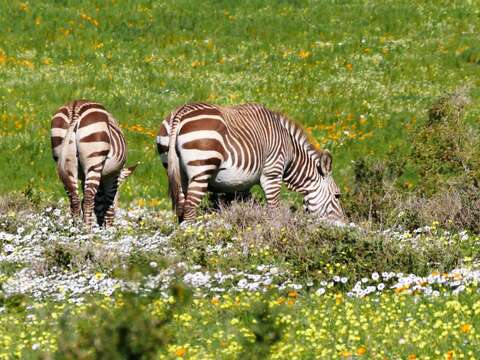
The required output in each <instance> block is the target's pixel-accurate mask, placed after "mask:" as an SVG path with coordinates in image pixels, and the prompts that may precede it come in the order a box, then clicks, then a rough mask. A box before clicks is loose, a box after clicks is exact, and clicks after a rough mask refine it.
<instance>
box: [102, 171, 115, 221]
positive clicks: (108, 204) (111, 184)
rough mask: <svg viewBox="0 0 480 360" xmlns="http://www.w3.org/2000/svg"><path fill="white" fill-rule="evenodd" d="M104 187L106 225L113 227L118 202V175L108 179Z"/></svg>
mask: <svg viewBox="0 0 480 360" xmlns="http://www.w3.org/2000/svg"><path fill="white" fill-rule="evenodd" d="M104 189H105V191H104V198H103V204H104V205H103V206H104V209H105V227H111V226H113V219H114V218H115V208H116V207H117V203H118V175H117V176H112V177H109V178H108V179H106V181H105V183H104Z"/></svg>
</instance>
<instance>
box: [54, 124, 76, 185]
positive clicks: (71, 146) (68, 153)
mask: <svg viewBox="0 0 480 360" xmlns="http://www.w3.org/2000/svg"><path fill="white" fill-rule="evenodd" d="M75 135H76V133H75V126H74V125H73V124H72V125H70V127H69V128H68V130H67V133H66V134H65V138H64V139H63V146H62V150H61V151H60V156H59V159H58V163H57V171H58V175H59V176H60V179H61V180H62V181H63V183H64V184H68V183H70V181H71V180H70V176H71V174H73V173H74V171H72V170H73V169H72V167H74V166H76V165H77V141H76V140H77V139H76V136H75ZM75 172H76V171H75Z"/></svg>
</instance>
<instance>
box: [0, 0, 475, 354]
mask: <svg viewBox="0 0 480 360" xmlns="http://www.w3.org/2000/svg"><path fill="white" fill-rule="evenodd" d="M479 9H480V3H479V2H478V1H477V0H473V1H465V2H451V1H443V0H442V1H427V2H418V1H403V0H401V1H383V2H376V1H367V2H365V1H351V2H343V1H327V0H322V1H320V2H315V1H304V0H300V1H280V2H269V1H264V0H247V1H242V2H241V3H237V2H230V1H217V0H215V1H213V0H208V1H202V2H198V1H185V0H181V1H171V0H168V1H164V2H154V1H149V0H141V1H135V2H125V1H115V0H109V1H103V2H98V1H97V2H93V1H90V0H82V1H75V2H73V1H69V0H62V1H56V2H50V3H48V2H32V1H29V2H19V1H11V2H3V3H0V23H1V24H2V31H1V33H0V40H1V41H0V81H1V83H2V87H1V88H0V99H1V101H0V164H1V166H2V167H1V169H2V170H1V171H0V359H11V358H27V359H36V358H40V359H53V358H59V359H61V358H80V359H94V358H95V359H96V358H105V359H123V358H131V359H133V358H135V359H136V358H142V357H143V358H145V359H147V358H148V359H150V358H158V359H164V358H166V359H173V358H191V359H209V358H212V359H219V358H220V359H222V358H223V359H231V358H239V359H255V358H257V359H263V358H271V359H283V358H288V359H292V358H294V359H295V358H297V359H303V358H314V357H320V358H325V359H329V358H345V359H354V358H355V359H357V358H371V359H385V358H387V359H439V358H444V359H456V358H470V359H474V358H479V357H480V353H479V350H478V349H480V346H479V345H480V344H479V342H480V335H479V331H480V298H479V287H478V284H479V283H480V271H479V264H480V258H479V256H480V255H479V254H480V252H479V251H478V250H479V248H480V238H479V235H478V234H479V233H480V221H479V219H480V195H479V194H480V191H478V190H479V185H478V178H479V171H480V170H479V169H480V164H479V162H480V160H479V159H480V158H479V155H478V154H479V153H480V152H479V150H480V140H479V139H480V137H479V136H478V135H479V134H478V133H479V126H478V118H479V115H480V102H479V95H480V92H479V90H478V85H479V80H478V71H479V66H480V48H479V46H478V36H477V34H478V31H479V26H480V17H479V15H480V10H479ZM74 98H89V99H94V100H97V101H99V102H101V103H103V104H104V105H105V106H106V107H107V108H108V109H109V110H110V112H111V113H112V114H113V115H114V116H115V117H116V118H117V119H118V121H119V122H120V124H121V125H122V127H123V130H124V132H125V135H126V137H127V141H128V146H129V162H136V161H140V163H141V164H140V166H139V167H138V169H137V171H136V172H135V174H134V175H133V176H132V177H131V178H129V179H128V181H127V182H126V183H125V184H124V185H123V187H122V189H121V192H122V194H121V198H122V209H121V210H120V212H119V217H118V219H117V226H116V228H115V229H112V230H105V229H95V230H94V232H93V234H85V233H84V231H83V229H82V227H81V226H79V225H78V224H74V223H73V222H72V221H71V219H70V217H69V215H68V211H67V209H68V206H67V204H66V197H65V194H64V190H63V188H62V186H61V184H60V182H59V181H58V179H57V176H56V174H55V170H54V162H53V160H52V158H51V154H50V139H49V121H50V117H51V115H52V113H53V112H54V111H55V110H56V109H57V108H58V107H59V106H60V105H61V104H63V103H65V102H67V101H69V100H72V99H74ZM190 101H207V102H213V103H218V104H238V103H244V102H259V103H262V104H265V105H266V106H268V107H270V108H272V109H275V110H279V111H281V112H283V113H286V114H287V115H288V116H289V117H291V118H292V119H295V120H296V121H298V122H299V123H300V124H302V125H303V126H304V128H305V130H306V131H307V132H308V133H309V134H310V135H311V137H312V139H313V141H314V142H315V143H316V145H318V146H321V147H325V148H328V149H329V150H330V151H331V152H332V154H333V157H334V168H335V169H334V178H335V180H336V181H337V183H339V185H340V186H341V188H342V193H343V197H342V204H343V206H344V208H345V210H346V213H347V215H348V217H349V221H353V222H355V223H356V224H357V225H356V226H346V227H343V228H335V227H331V226H328V225H327V224H324V223H322V222H320V221H319V220H318V219H316V218H315V217H314V216H311V215H309V214H305V213H304V212H303V211H302V210H301V204H300V199H299V198H298V197H297V196H295V195H293V194H292V193H289V192H287V191H283V192H282V196H283V204H282V206H281V207H280V208H279V209H277V210H275V211H268V210H267V209H265V208H264V207H263V206H262V205H261V204H262V202H263V200H262V196H261V194H260V193H259V192H258V191H256V190H254V196H253V198H254V200H252V201H247V202H234V203H233V204H232V205H231V206H227V205H220V210H215V211H214V210H212V209H211V208H209V205H208V202H205V208H204V211H203V214H202V216H201V217H199V219H198V222H196V223H194V224H190V225H187V226H178V225H177V224H176V221H175V218H174V216H173V214H172V212H171V211H170V201H169V200H168V199H167V197H166V194H167V191H166V176H165V171H164V170H163V168H162V165H161V163H160V161H159V158H158V155H157V154H156V148H155V145H154V144H155V136H156V132H157V130H158V128H159V126H160V122H161V121H162V119H163V118H164V117H165V116H166V115H167V114H168V113H169V112H170V111H171V110H173V109H174V108H176V107H177V106H179V105H181V104H184V103H186V102H190Z"/></svg>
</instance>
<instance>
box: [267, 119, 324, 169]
mask: <svg viewBox="0 0 480 360" xmlns="http://www.w3.org/2000/svg"><path fill="white" fill-rule="evenodd" d="M276 114H277V115H278V117H279V119H280V123H281V124H282V126H283V127H284V128H285V129H286V130H287V131H288V133H289V134H290V136H291V137H292V139H294V141H295V142H297V143H298V144H300V145H301V148H302V149H304V150H305V151H306V152H307V154H308V155H309V156H310V157H311V158H313V159H314V160H320V157H321V155H322V152H323V149H317V148H316V147H315V146H314V145H313V143H314V141H313V137H312V136H311V135H310V134H308V133H307V132H306V131H305V129H304V128H303V126H302V125H300V124H299V123H298V122H296V121H294V120H292V119H289V118H288V117H287V116H285V115H284V114H282V113H279V112H276Z"/></svg>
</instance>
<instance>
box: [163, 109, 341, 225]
mask: <svg viewBox="0 0 480 360" xmlns="http://www.w3.org/2000/svg"><path fill="white" fill-rule="evenodd" d="M157 148H158V152H159V154H160V157H161V159H162V163H163V165H164V166H165V167H166V168H167V171H168V175H169V185H170V196H171V198H172V201H173V206H174V208H175V209H176V212H177V215H178V217H179V219H180V221H182V220H183V219H185V220H190V219H193V218H194V217H195V212H196V207H197V206H198V204H199V203H200V201H201V199H202V198H203V196H204V195H205V193H206V192H207V190H211V191H215V192H236V191H245V190H248V189H250V187H251V186H253V185H255V184H260V185H261V187H262V188H263V190H264V191H265V195H266V199H267V204H268V205H269V206H277V205H278V202H279V194H280V188H281V183H282V180H283V181H285V183H286V184H287V186H288V188H290V189H291V190H295V191H298V192H300V193H301V194H303V195H304V199H305V205H306V208H307V209H308V210H309V211H311V212H314V213H316V214H318V215H319V216H320V217H321V218H325V219H330V220H336V221H342V219H343V217H344V215H343V210H342V208H341V206H340V202H339V199H338V198H339V194H340V192H339V189H338V187H337V185H336V184H335V182H334V181H333V178H332V176H331V174H332V157H331V155H330V153H329V152H328V151H326V150H324V151H318V150H316V149H315V148H314V147H313V146H312V145H311V144H310V142H309V141H308V139H307V137H306V135H305V133H304V132H303V130H302V129H301V128H300V127H299V126H298V125H297V124H295V123H294V122H292V121H290V120H288V119H287V118H286V117H284V116H282V115H280V114H278V113H276V112H273V111H271V110H269V109H266V108H265V107H263V106H262V105H256V104H246V105H240V106H232V107H220V106H215V105H210V104H202V103H198V104H187V105H184V106H182V107H180V108H179V109H177V110H175V111H174V112H172V113H171V114H170V115H169V116H168V117H167V118H166V119H165V120H164V121H163V123H162V125H161V127H160V131H159V134H158V137H157Z"/></svg>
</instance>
